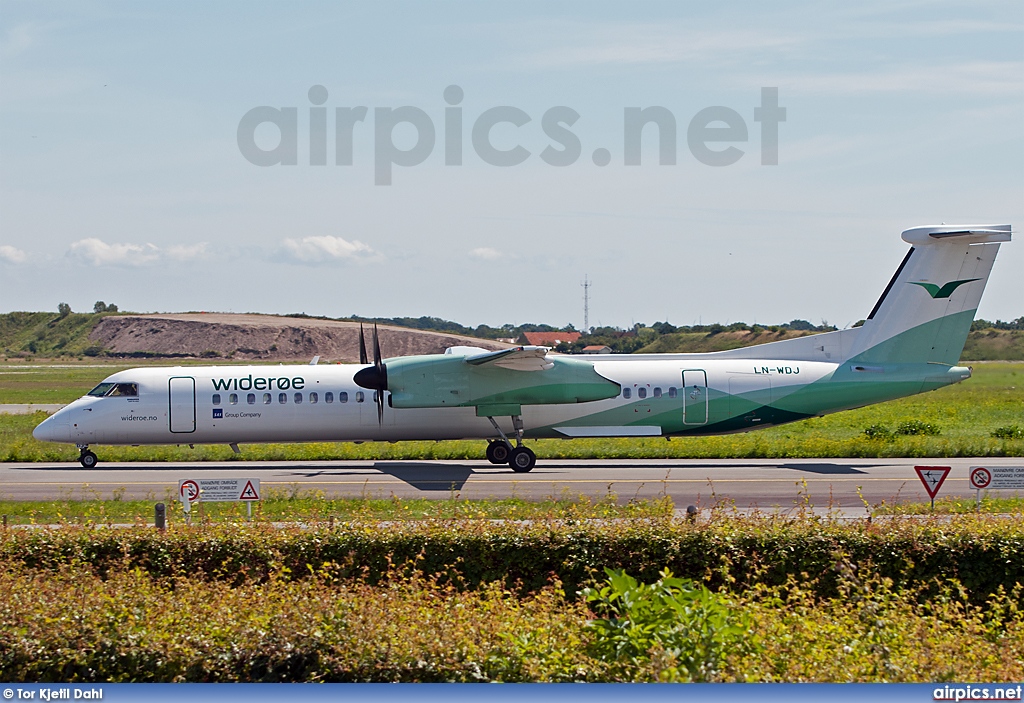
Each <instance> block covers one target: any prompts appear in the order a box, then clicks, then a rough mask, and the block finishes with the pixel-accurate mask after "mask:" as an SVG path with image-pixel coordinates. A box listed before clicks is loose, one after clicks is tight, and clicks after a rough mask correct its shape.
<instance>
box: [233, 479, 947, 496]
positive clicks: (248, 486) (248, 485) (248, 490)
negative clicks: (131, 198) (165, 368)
mask: <svg viewBox="0 0 1024 703" xmlns="http://www.w3.org/2000/svg"><path fill="white" fill-rule="evenodd" d="M940 483H941V482H940ZM259 499H260V494H259V493H257V492H256V489H255V488H253V486H252V481H251V480H249V481H246V482H245V488H243V489H242V494H241V495H240V496H238V500H259Z"/></svg>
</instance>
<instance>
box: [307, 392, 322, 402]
mask: <svg viewBox="0 0 1024 703" xmlns="http://www.w3.org/2000/svg"><path fill="white" fill-rule="evenodd" d="M319 400H320V396H318V395H317V394H316V391H313V392H311V393H310V394H309V404H310V405H312V404H313V403H316V402H318V401H319Z"/></svg>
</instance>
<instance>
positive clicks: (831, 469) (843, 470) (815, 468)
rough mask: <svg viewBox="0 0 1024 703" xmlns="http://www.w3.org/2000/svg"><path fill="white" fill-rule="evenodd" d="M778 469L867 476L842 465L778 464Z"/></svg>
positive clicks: (867, 466) (858, 470) (855, 469)
mask: <svg viewBox="0 0 1024 703" xmlns="http://www.w3.org/2000/svg"><path fill="white" fill-rule="evenodd" d="M863 466H864V467H865V468H870V467H872V466H875V465H874V464H864V465H863ZM774 468H779V469H792V470H793V471H806V472H807V473H811V474H826V475H829V474H833V475H842V474H862V475H864V474H867V471H861V470H860V469H858V468H856V467H854V466H847V465H844V464H779V465H778V466H777V467H774Z"/></svg>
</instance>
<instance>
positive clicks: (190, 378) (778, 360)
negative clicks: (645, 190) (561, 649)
mask: <svg viewBox="0 0 1024 703" xmlns="http://www.w3.org/2000/svg"><path fill="white" fill-rule="evenodd" d="M1010 238H1011V230H1010V226H1009V225H967V226H964V225H961V226H945V225H944V226H931V227H915V228H912V229H908V230H905V231H904V232H903V239H904V240H905V241H906V242H908V243H909V244H910V245H911V248H910V251H909V252H908V253H907V255H906V257H905V258H904V259H903V262H902V263H901V264H900V265H899V268H898V269H897V270H896V273H895V275H894V276H893V277H892V280H891V281H890V282H889V285H888V286H886V288H885V290H884V291H883V292H882V295H881V297H880V298H879V299H878V302H877V303H876V304H875V307H874V308H873V309H872V310H871V313H870V314H869V315H868V316H867V319H866V320H865V322H864V324H863V325H862V326H861V327H855V328H852V329H845V330H838V331H834V332H826V333H824V334H816V335H809V336H806V337H798V338H796V339H788V340H783V341H778V342H770V343H768V344H762V345H759V346H753V347H747V348H743V349H733V350H729V351H722V352H714V353H710V354H630V355H614V354H605V355H595V356H587V357H580V356H567V355H559V354H553V353H551V351H550V350H549V349H547V348H545V347H530V346H523V347H514V348H511V349H504V350H500V351H486V350H484V349H479V348H475V347H452V348H450V349H448V350H446V351H445V353H444V354H430V355H423V356H408V357H399V358H390V359H384V358H382V357H381V352H380V345H379V342H378V338H377V331H376V328H374V331H373V363H370V362H369V359H368V355H367V353H366V344H365V341H364V339H363V334H362V330H360V348H361V359H360V363H359V364H336V365H323V366H318V365H288V366H286V365H277V366H270V365H262V366H205V367H181V366H178V367H173V368H166V367H165V368H137V369H130V370H128V371H121V372H118V373H115V374H113V375H111V376H109V377H108V378H107V379H105V380H104V381H103V382H102V383H100V384H99V385H98V386H96V387H95V388H94V389H92V390H91V391H89V393H88V394H87V395H85V396H84V397H82V398H79V399H78V400H76V401H74V402H73V403H71V404H70V405H68V406H66V407H65V408H63V409H61V410H59V411H57V412H56V413H55V414H54V415H52V416H51V417H49V418H47V419H46V420H44V421H43V422H42V423H40V424H39V426H38V427H36V428H35V431H34V432H33V434H34V436H35V437H36V438H37V439H40V440H44V441H49V442H67V443H74V444H75V445H76V446H77V447H78V448H79V449H80V450H81V455H80V461H81V464H82V466H84V467H86V468H91V467H93V466H95V465H96V462H97V458H96V454H95V453H93V452H92V451H91V450H90V449H89V447H90V446H91V445H93V444H130V445H141V444H188V445H194V444H214V443H222V444H228V445H230V446H231V447H232V448H233V449H234V450H235V451H236V452H237V451H239V450H238V445H239V444H242V443H250V442H253V443H255V442H314V441H315V442H325V441H397V440H427V439H482V440H487V441H488V446H487V458H488V459H489V460H490V461H491V462H492V463H495V464H504V463H508V464H509V465H510V466H511V468H512V469H513V470H514V471H519V472H524V471H529V470H530V469H532V468H533V467H534V464H535V463H536V456H535V455H534V452H533V451H532V450H530V449H529V448H528V447H527V446H525V445H524V444H523V440H524V439H528V438H540V437H559V438H574V437H657V436H666V437H674V436H685V435H712V434H722V433H728V432H742V431H745V430H752V429H757V428H761V427H770V426H772V425H778V424H782V423H786V422H793V421H794V420H801V419H803V418H807V417H812V416H821V415H825V414H827V413H833V412H837V411H839V410H847V409H850V408H856V407H860V406H863V405H868V404H871V403H878V402H882V401H886V400H891V399H893V398H900V397H903V396H908V395H913V394H915V393H921V392H923V391H929V390H934V389H936V388H941V387H942V386H946V385H949V384H952V383H958V382H960V381H963V380H964V379H966V378H969V377H970V375H971V370H970V369H969V368H964V367H961V366H957V365H956V363H957V361H958V360H959V358H960V354H961V353H962V351H963V347H964V342H965V341H966V339H967V333H968V332H969V331H970V327H971V322H972V321H973V320H974V314H975V312H976V311H977V308H978V303H979V301H980V300H981V294H982V292H983V291H984V289H985V284H986V282H987V281H988V277H989V273H990V272H991V270H992V264H993V263H994V261H995V258H996V253H997V251H998V250H999V243H1000V242H1008V241H1010Z"/></svg>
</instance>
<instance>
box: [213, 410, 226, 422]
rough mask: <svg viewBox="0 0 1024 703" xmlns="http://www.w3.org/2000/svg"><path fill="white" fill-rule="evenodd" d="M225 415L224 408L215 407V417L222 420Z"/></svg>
mask: <svg viewBox="0 0 1024 703" xmlns="http://www.w3.org/2000/svg"><path fill="white" fill-rule="evenodd" d="M223 417H224V410H223V409H222V408H214V409H213V419H214V420H220V419H222V418H223Z"/></svg>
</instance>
